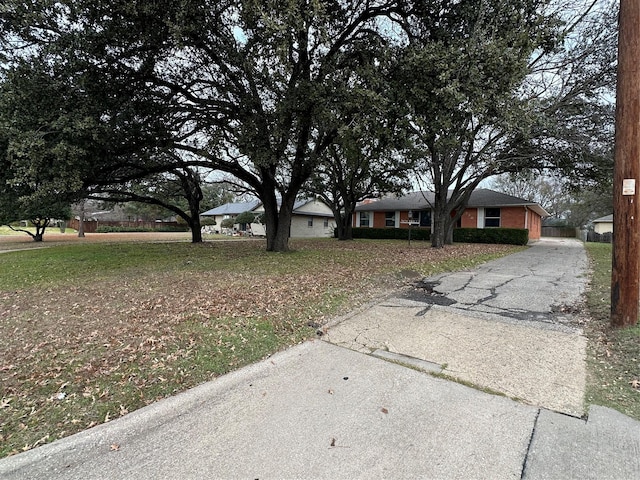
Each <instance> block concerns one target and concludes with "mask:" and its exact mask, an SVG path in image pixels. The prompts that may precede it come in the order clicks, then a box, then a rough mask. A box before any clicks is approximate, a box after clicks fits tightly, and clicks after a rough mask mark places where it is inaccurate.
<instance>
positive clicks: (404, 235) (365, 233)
mask: <svg viewBox="0 0 640 480" xmlns="http://www.w3.org/2000/svg"><path fill="white" fill-rule="evenodd" d="M336 235H337V232H336ZM353 238H369V239H383V240H408V239H409V229H408V228H363V227H356V228H354V229H353ZM430 239H431V231H430V230H425V229H421V228H420V229H419V228H412V229H411V240H430Z"/></svg>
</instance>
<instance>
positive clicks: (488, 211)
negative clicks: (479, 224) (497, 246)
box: [484, 208, 500, 228]
mask: <svg viewBox="0 0 640 480" xmlns="http://www.w3.org/2000/svg"><path fill="white" fill-rule="evenodd" d="M499 226H500V209H499V208H485V209H484V227H485V228H491V227H499Z"/></svg>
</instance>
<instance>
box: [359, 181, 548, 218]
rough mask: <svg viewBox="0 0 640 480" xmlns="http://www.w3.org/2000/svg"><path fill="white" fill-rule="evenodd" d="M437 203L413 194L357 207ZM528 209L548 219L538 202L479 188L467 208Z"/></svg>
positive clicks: (411, 207) (428, 194) (429, 195)
mask: <svg viewBox="0 0 640 480" xmlns="http://www.w3.org/2000/svg"><path fill="white" fill-rule="evenodd" d="M434 202H435V195H434V193H433V192H411V193H408V194H407V195H403V196H402V197H386V198H382V199H380V200H377V201H374V202H370V203H364V204H361V205H358V206H357V207H356V211H357V212H363V211H365V212H371V211H396V210H424V209H428V208H431V205H433V203H434ZM518 206H522V207H528V208H530V209H531V210H533V211H534V212H536V213H537V214H538V215H540V216H541V217H548V216H549V213H548V212H547V211H546V210H545V209H544V208H542V207H541V206H540V205H539V204H538V203H536V202H530V201H528V200H524V199H522V198H518V197H514V196H512V195H507V194H504V193H500V192H496V191H493V190H489V189H486V188H479V189H476V190H474V191H473V193H471V196H470V197H469V202H468V203H467V207H472V208H474V207H518Z"/></svg>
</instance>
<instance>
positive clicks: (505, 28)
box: [398, 0, 610, 247]
mask: <svg viewBox="0 0 640 480" xmlns="http://www.w3.org/2000/svg"><path fill="white" fill-rule="evenodd" d="M595 3H596V2H590V3H589V4H588V5H582V6H583V7H584V8H585V10H580V11H578V12H577V14H576V12H575V11H574V12H573V13H574V14H575V16H574V17H573V18H572V19H571V20H570V21H569V22H568V23H566V22H563V21H561V20H560V18H561V17H562V16H563V15H565V17H564V18H567V17H566V14H567V12H568V11H569V10H568V7H567V9H560V10H559V11H554V12H550V10H549V5H550V4H549V2H544V1H536V0H531V1H528V0H523V1H518V2H501V1H497V0H496V1H486V2H479V3H478V5H477V6H476V7H477V8H469V6H470V2H461V3H457V4H453V5H450V7H449V8H447V9H443V10H440V11H438V12H434V17H433V18H434V23H436V24H437V25H438V26H439V28H435V29H432V30H429V31H428V32H426V34H425V36H424V37H423V38H421V40H422V42H421V43H420V44H418V45H417V46H416V48H413V49H408V50H406V51H405V52H404V54H403V62H402V69H400V70H399V75H398V79H399V81H400V82H401V84H403V85H404V82H405V81H404V80H403V79H405V78H410V77H409V76H410V75H413V77H414V78H415V79H416V81H415V82H414V84H413V85H412V86H411V87H410V88H406V89H403V90H402V91H403V92H404V93H405V100H406V103H407V105H408V107H409V108H410V117H409V122H408V124H407V131H408V134H409V135H410V138H411V140H412V142H413V149H412V152H411V154H412V155H413V156H414V158H415V159H416V161H418V162H421V163H422V167H421V168H420V169H419V171H420V172H422V176H423V179H424V180H425V182H426V184H427V185H428V187H429V188H431V189H433V190H434V192H435V203H434V205H433V225H432V245H433V246H434V247H441V246H443V245H444V244H445V243H450V242H451V240H452V231H453V230H452V229H453V226H454V225H455V223H456V221H457V220H458V219H459V218H460V216H461V215H462V212H463V209H464V205H465V204H466V202H467V200H468V198H469V196H470V194H471V192H472V191H473V190H474V189H475V188H476V187H477V186H478V185H479V184H480V182H482V181H483V180H484V179H486V178H488V177H491V176H493V175H496V174H499V173H504V172H513V171H518V170H520V169H522V168H525V167H544V166H555V167H556V168H558V167H566V168H571V167H570V165H571V166H573V167H575V166H576V164H577V162H579V161H584V165H585V166H586V165H587V164H589V163H591V164H593V161H596V160H597V159H599V158H601V155H600V153H602V151H601V150H600V145H597V146H596V147H595V150H596V152H594V146H593V142H591V143H590V142H589V141H588V137H589V136H590V134H592V133H595V128H593V127H595V125H596V124H595V122H594V121H593V120H594V118H595V117H596V116H597V115H591V114H589V113H587V112H589V110H590V109H591V111H592V112H593V109H598V108H600V109H602V108H604V109H605V110H606V105H602V104H601V103H599V102H598V101H597V99H594V95H596V96H597V95H598V94H599V93H600V92H601V89H602V88H603V86H605V85H606V84H607V82H609V81H610V77H608V76H607V70H608V68H607V67H608V65H607V64H606V58H608V57H607V55H606V50H607V47H606V44H607V39H608V36H607V35H608V33H607V32H608V31H610V30H607V29H606V25H604V22H603V23H600V24H598V25H595V26H593V25H591V24H586V25H587V26H586V27H584V28H583V27H580V28H579V26H583V25H585V23H584V22H585V21H586V20H585V19H587V18H588V19H589V20H593V18H594V17H595V14H593V12H592V11H591V9H593V7H594V4H595ZM548 4H549V5H548ZM555 5H558V3H556V4H555ZM560 5H561V4H560ZM561 6H563V5H561ZM564 6H565V7H566V6H567V5H564ZM600 13H601V12H600ZM561 14H562V15H561ZM598 29H599V30H598ZM576 31H578V33H576ZM451 32H457V34H451ZM570 35H571V36H572V37H571V38H572V39H573V42H569V41H568V40H567V38H569V36H570ZM599 35H600V37H599ZM580 36H582V37H584V38H587V37H589V38H591V39H592V42H591V43H582V44H581V43H579V42H576V43H574V42H575V41H576V38H578V37H580ZM593 39H595V40H596V41H593ZM599 40H602V42H599ZM562 41H566V42H567V43H566V45H567V47H566V48H567V50H566V51H564V50H563V49H564V48H565V47H564V46H563V43H562ZM603 52H605V53H604V54H603ZM594 100H596V101H594ZM587 127H588V128H587ZM581 129H582V133H581V134H580V132H581ZM587 130H588V131H587ZM600 137H602V135H600Z"/></svg>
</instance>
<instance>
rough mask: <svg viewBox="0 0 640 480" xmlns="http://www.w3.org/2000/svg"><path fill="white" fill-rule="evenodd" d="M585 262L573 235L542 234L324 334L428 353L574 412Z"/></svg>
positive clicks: (475, 377)
mask: <svg viewBox="0 0 640 480" xmlns="http://www.w3.org/2000/svg"><path fill="white" fill-rule="evenodd" d="M587 268H588V262H587V257H586V253H585V251H584V248H583V246H582V243H581V242H579V241H577V240H574V239H543V240H541V241H540V242H538V243H536V244H534V245H533V246H531V247H530V248H528V249H527V250H526V251H523V252H520V253H517V254H514V255H510V256H508V257H504V258H502V259H499V260H495V261H492V262H489V263H487V264H485V265H483V266H481V267H479V268H477V269H475V270H473V271H465V272H456V273H447V274H442V275H438V276H435V277H431V278H427V279H424V280H423V281H422V282H419V283H418V284H417V285H416V287H415V288H410V289H406V290H404V291H402V292H400V293H398V294H397V295H394V296H392V297H390V298H387V299H384V300H382V301H380V302H379V303H377V304H375V305H372V306H369V307H368V308H366V309H363V310H361V311H359V312H357V313H355V314H353V315H351V316H349V317H348V318H344V319H341V320H340V321H339V323H337V324H335V325H333V326H331V327H330V328H329V329H328V331H327V335H326V336H325V337H324V338H325V340H327V341H329V342H331V343H334V344H337V345H341V346H345V347H348V348H351V349H353V350H357V351H360V352H365V353H373V352H375V351H376V350H380V351H388V352H391V353H395V354H400V355H402V356H405V357H411V358H416V359H420V360H426V361H428V362H431V363H435V364H439V365H440V366H441V370H442V373H443V374H445V375H448V376H450V377H454V378H456V379H458V380H462V381H465V382H470V383H472V384H474V385H476V386H478V387H480V388H484V389H488V390H493V391H497V392H500V393H502V394H505V395H507V396H510V397H513V398H517V399H519V400H521V401H523V402H525V403H529V404H532V405H536V406H540V407H544V408H548V409H551V410H555V411H559V412H563V413H567V414H570V415H577V416H582V415H584V413H585V410H584V409H585V407H584V389H585V381H586V380H585V378H586V365H585V358H586V339H585V338H584V337H583V336H582V334H581V330H580V329H579V327H578V326H579V324H580V321H581V319H580V311H579V305H580V303H581V295H582V293H583V292H584V289H585V287H586V282H587Z"/></svg>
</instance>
